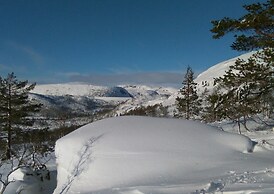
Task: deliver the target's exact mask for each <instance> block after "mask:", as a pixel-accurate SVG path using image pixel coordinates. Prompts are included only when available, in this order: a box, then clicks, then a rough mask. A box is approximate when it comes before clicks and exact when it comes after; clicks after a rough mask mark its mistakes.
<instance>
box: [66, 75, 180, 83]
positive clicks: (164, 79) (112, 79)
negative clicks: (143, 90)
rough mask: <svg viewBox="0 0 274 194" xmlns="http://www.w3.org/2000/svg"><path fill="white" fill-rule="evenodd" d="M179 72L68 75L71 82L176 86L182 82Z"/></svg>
mask: <svg viewBox="0 0 274 194" xmlns="http://www.w3.org/2000/svg"><path fill="white" fill-rule="evenodd" d="M182 78H183V75H182V74H181V73H172V72H142V73H123V74H103V75H98V74H92V75H81V74H78V75H76V74H75V75H71V76H69V77H68V79H69V81H72V82H87V83H91V84H95V85H120V84H147V85H162V86H167V85H168V86H171V85H172V86H178V85H180V84H181V82H182Z"/></svg>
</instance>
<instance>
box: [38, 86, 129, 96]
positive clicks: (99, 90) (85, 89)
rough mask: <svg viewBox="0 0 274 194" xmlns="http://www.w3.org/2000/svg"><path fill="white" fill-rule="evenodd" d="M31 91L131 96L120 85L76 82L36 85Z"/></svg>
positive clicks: (46, 93)
mask: <svg viewBox="0 0 274 194" xmlns="http://www.w3.org/2000/svg"><path fill="white" fill-rule="evenodd" d="M33 93H36V94H42V95H51V96H64V95H72V96H93V97H132V96H131V95H130V94H129V93H128V92H127V90H125V89H124V88H122V87H104V86H94V85H90V84H78V83H66V84H44V85H37V86H36V87H35V89H34V90H33Z"/></svg>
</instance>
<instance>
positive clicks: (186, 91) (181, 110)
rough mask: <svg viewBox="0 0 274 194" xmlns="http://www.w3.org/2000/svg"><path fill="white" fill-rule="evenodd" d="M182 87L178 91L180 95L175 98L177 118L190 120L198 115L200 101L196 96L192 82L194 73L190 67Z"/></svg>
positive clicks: (194, 84)
mask: <svg viewBox="0 0 274 194" xmlns="http://www.w3.org/2000/svg"><path fill="white" fill-rule="evenodd" d="M182 84H183V87H182V88H181V89H180V95H181V96H178V97H177V98H176V105H177V111H178V115H175V116H178V117H183V118H185V119H192V118H194V117H195V116H197V115H198V114H199V111H200V105H201V102H200V99H199V97H198V95H197V89H196V85H197V83H195V82H194V72H193V71H192V69H191V68H190V67H188V68H187V72H186V74H185V76H184V80H183V83H182Z"/></svg>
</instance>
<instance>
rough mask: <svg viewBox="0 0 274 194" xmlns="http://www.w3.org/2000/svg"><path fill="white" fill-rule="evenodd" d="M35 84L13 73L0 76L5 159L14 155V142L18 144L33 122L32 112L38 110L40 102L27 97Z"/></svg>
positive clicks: (0, 105)
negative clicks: (21, 79)
mask: <svg viewBox="0 0 274 194" xmlns="http://www.w3.org/2000/svg"><path fill="white" fill-rule="evenodd" d="M34 87H35V84H28V81H18V80H17V79H16V76H15V75H14V73H11V74H8V76H7V77H6V78H1V77H0V132H1V138H5V140H6V151H5V159H7V160H8V159H10V158H11V157H12V156H15V157H16V148H15V147H16V146H15V145H16V144H17V145H18V144H20V142H21V141H22V139H23V137H24V133H25V132H26V131H27V130H28V129H30V127H31V126H33V124H34V120H33V118H32V116H33V113H35V112H38V111H39V110H40V108H41V106H42V105H41V104H38V103H34V102H33V101H32V100H31V99H30V98H29V92H30V91H31V90H32V89H33V88H34Z"/></svg>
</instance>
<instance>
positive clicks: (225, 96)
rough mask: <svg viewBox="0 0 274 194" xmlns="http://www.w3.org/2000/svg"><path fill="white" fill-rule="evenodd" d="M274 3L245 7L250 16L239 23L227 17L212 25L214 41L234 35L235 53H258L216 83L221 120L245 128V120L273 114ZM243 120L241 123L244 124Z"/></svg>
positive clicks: (269, 1)
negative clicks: (265, 112)
mask: <svg viewBox="0 0 274 194" xmlns="http://www.w3.org/2000/svg"><path fill="white" fill-rule="evenodd" d="M273 4H274V0H268V1H267V2H266V3H255V4H251V5H245V6H244V8H245V9H246V11H247V12H248V13H247V14H246V15H244V16H243V17H240V18H239V19H231V18H228V17H225V18H223V19H222V20H219V21H212V24H213V28H212V30H211V32H213V38H215V39H218V38H220V37H223V36H224V35H226V34H227V33H233V34H234V35H235V41H234V42H233V44H232V45H231V47H232V49H235V50H239V51H250V50H258V49H260V50H259V51H257V52H256V53H255V54H253V55H252V56H251V57H250V58H249V59H248V60H242V59H238V60H237V61H236V63H235V65H232V66H230V67H229V70H228V71H227V72H226V74H225V75H224V76H223V77H219V78H216V79H215V84H217V85H218V87H220V88H221V91H222V93H220V94H218V97H217V98H216V99H218V100H217V101H215V102H214V103H215V104H216V105H217V106H215V109H216V108H218V112H219V116H220V117H221V118H230V119H232V120H235V121H237V123H238V125H239V132H240V122H242V123H243V124H244V125H245V121H246V118H247V117H248V116H251V115H254V114H256V113H262V112H264V110H263V109H265V108H267V111H268V112H273V103H272V101H273V92H274V78H273V77H274V64H273V61H274V60H273V59H274V53H273V48H274V41H273V38H274V20H273V15H274V9H273ZM241 119H242V121H241Z"/></svg>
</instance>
